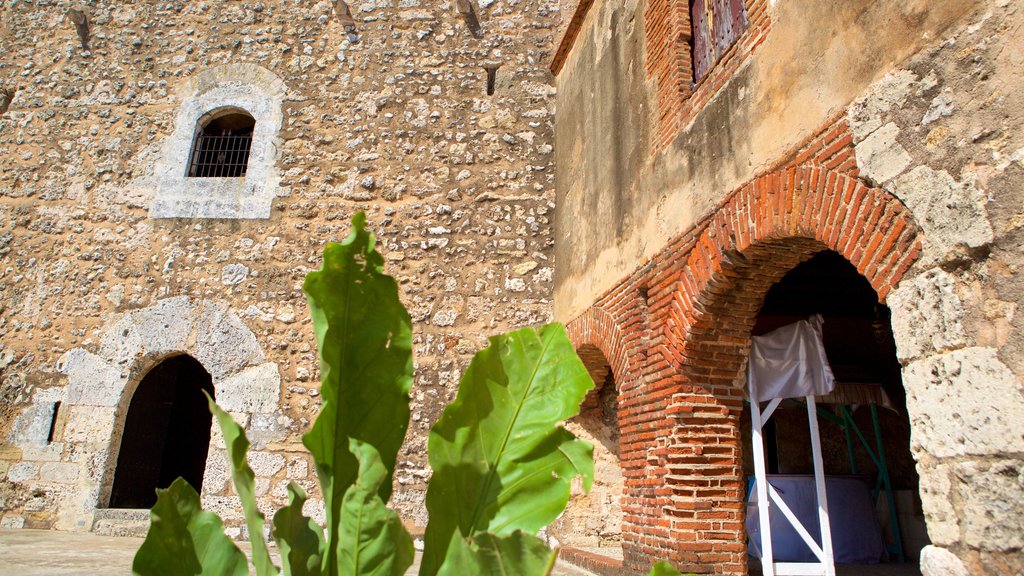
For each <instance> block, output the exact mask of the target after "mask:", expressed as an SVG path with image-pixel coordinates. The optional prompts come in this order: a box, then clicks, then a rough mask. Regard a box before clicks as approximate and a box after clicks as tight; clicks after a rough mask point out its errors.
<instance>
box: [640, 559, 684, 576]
mask: <svg viewBox="0 0 1024 576" xmlns="http://www.w3.org/2000/svg"><path fill="white" fill-rule="evenodd" d="M647 576H683V574H682V573H681V572H680V571H679V570H676V567H675V566H673V565H671V564H669V563H668V562H665V561H664V560H661V561H659V562H655V563H654V566H651V571H650V572H648V573H647ZM690 576H693V575H692V574H691V575H690Z"/></svg>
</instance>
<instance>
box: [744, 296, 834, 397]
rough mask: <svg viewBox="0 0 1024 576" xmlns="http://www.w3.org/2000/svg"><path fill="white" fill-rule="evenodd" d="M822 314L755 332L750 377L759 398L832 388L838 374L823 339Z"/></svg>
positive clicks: (801, 394) (819, 392) (808, 393)
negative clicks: (761, 332) (833, 372)
mask: <svg viewBox="0 0 1024 576" xmlns="http://www.w3.org/2000/svg"><path fill="white" fill-rule="evenodd" d="M823 323H824V319H822V317H821V315H820V314H815V315H814V316H811V317H810V318H808V319H807V320H800V321H799V322H794V323H793V324H788V325H786V326H783V327H782V328H779V329H777V330H772V331H771V332H769V333H767V334H764V335H763V336H754V337H753V338H752V340H753V345H752V347H751V351H750V367H749V370H750V377H751V380H752V384H753V386H752V388H753V390H754V391H756V395H757V398H755V399H751V401H752V402H753V401H756V402H764V401H766V400H772V399H774V398H802V397H804V396H821V395H824V394H828V393H830V392H832V389H833V388H834V387H835V378H834V377H833V376H832V367H831V366H829V364H828V358H827V357H826V356H825V345H824V344H823V343H822V339H821V326H822V324H823Z"/></svg>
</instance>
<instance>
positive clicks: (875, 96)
mask: <svg viewBox="0 0 1024 576" xmlns="http://www.w3.org/2000/svg"><path fill="white" fill-rule="evenodd" d="M917 85H918V82H917V77H916V76H914V73H913V72H911V71H909V70H896V71H894V72H890V73H889V74H886V75H885V77H884V78H882V79H881V80H879V81H878V82H876V83H875V84H873V85H872V86H871V88H869V89H868V92H867V93H866V94H865V95H864V96H861V97H860V98H858V99H857V100H856V101H855V102H854V103H853V104H851V105H850V108H849V109H848V110H847V116H846V117H847V122H849V124H850V131H851V132H852V133H853V138H854V141H856V142H859V141H861V140H863V139H864V138H866V137H867V136H868V135H869V134H871V133H872V132H874V131H875V130H877V129H878V128H880V127H881V126H882V117H883V115H885V114H886V113H887V112H889V111H890V110H892V109H893V108H894V107H895V108H899V107H901V106H903V103H904V102H906V100H907V97H908V96H910V93H911V92H912V91H913V90H914V88H915V87H916V86H917Z"/></svg>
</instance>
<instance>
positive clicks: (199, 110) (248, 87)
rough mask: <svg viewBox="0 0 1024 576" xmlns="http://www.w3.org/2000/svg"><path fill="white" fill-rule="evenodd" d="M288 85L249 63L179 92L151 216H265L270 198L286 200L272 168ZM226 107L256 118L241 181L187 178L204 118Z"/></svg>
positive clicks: (219, 69) (203, 77)
mask: <svg viewBox="0 0 1024 576" xmlns="http://www.w3.org/2000/svg"><path fill="white" fill-rule="evenodd" d="M286 93H287V87H286V86H285V84H284V82H283V81H281V79H280V78H278V77H277V76H276V75H275V74H273V73H272V72H270V71H269V70H267V69H265V68H262V67H260V66H256V65H254V64H228V65H223V66H216V67H214V68H209V69H207V70H204V71H202V72H200V73H199V74H197V75H196V76H195V77H194V78H193V79H192V80H191V81H190V82H188V84H186V85H185V86H184V87H183V88H182V90H181V103H180V105H179V106H178V112H177V115H176V117H175V121H174V132H173V133H172V134H171V135H170V136H169V137H168V138H167V140H166V141H165V142H164V144H163V146H162V148H161V153H160V156H159V159H158V160H157V162H156V166H155V167H154V173H153V180H154V182H153V185H154V186H153V197H152V200H151V201H150V204H149V216H150V218H226V219H267V218H270V213H271V207H272V204H273V201H274V198H277V197H278V196H286V195H287V194H288V190H287V189H286V188H282V187H281V186H280V182H281V174H280V171H279V170H278V167H277V161H278V159H279V158H280V152H281V140H280V136H279V135H280V130H281V125H282V123H283V119H284V112H283V102H284V98H285V96H286ZM226 109H236V110H241V111H244V112H245V113H246V114H249V115H250V116H252V117H253V118H254V119H255V120H256V126H255V128H254V130H253V136H252V146H251V148H250V150H249V166H248V169H247V170H246V174H245V176H244V177H238V178H198V177H189V176H188V175H187V172H188V166H189V163H190V160H191V154H192V146H193V143H194V141H195V133H196V130H197V129H200V126H201V124H202V121H203V120H206V119H209V117H210V115H211V114H217V113H219V112H220V111H223V110H226Z"/></svg>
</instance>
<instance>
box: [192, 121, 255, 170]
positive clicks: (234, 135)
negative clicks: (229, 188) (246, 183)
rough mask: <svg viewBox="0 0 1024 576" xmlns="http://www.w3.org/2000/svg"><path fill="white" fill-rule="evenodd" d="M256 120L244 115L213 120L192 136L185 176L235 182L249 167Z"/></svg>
mask: <svg viewBox="0 0 1024 576" xmlns="http://www.w3.org/2000/svg"><path fill="white" fill-rule="evenodd" d="M255 128H256V120H255V119H254V118H253V117H252V116H250V115H249V114H246V113H244V112H231V113H228V114H223V115H221V116H217V117H215V118H213V119H212V120H210V121H209V122H207V123H206V124H205V125H204V126H202V129H201V130H198V131H197V132H196V136H195V141H194V142H193V144H192V158H191V161H190V162H189V167H188V176H189V177H197V178H239V177H242V176H245V173H246V170H247V169H248V166H249V152H250V150H251V148H252V135H253V131H254V130H255Z"/></svg>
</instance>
